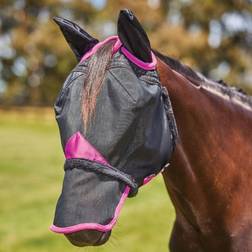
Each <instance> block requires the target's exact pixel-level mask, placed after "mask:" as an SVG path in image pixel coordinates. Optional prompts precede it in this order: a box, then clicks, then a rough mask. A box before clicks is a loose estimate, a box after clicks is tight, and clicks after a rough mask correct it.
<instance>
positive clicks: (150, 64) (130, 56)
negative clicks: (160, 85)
mask: <svg viewBox="0 0 252 252" xmlns="http://www.w3.org/2000/svg"><path fill="white" fill-rule="evenodd" d="M121 51H122V53H123V54H124V55H125V56H126V57H127V58H128V59H129V60H130V61H131V62H133V63H134V64H136V65H137V66H139V67H140V68H143V69H144V70H154V69H156V66H157V59H156V56H155V55H154V53H153V52H151V57H152V62H144V61H142V60H140V59H138V58H136V57H135V56H134V55H133V54H131V53H130V52H129V51H128V50H127V49H126V48H125V47H122V48H121Z"/></svg>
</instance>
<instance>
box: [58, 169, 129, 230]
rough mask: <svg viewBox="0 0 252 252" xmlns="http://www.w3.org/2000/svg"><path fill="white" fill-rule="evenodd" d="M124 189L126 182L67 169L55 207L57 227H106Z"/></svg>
mask: <svg viewBox="0 0 252 252" xmlns="http://www.w3.org/2000/svg"><path fill="white" fill-rule="evenodd" d="M94 185H95V186H94ZM124 190H125V185H124V184H123V183H121V182H120V181H117V180H115V179H112V178H110V177H108V176H104V175H103V174H100V173H94V172H92V171H83V170H80V169H71V170H68V169H67V170H66V171H65V177H64V182H63V188H62V193H61V195H60V198H59V200H58V202H57V206H56V212H55V217H54V225H55V226H57V227H69V226H73V225H78V224H81V223H98V224H107V223H109V222H110V221H111V220H112V218H113V216H114V212H115V209H116V207H117V205H118V202H119V201H120V198H121V196H122V194H123V191H124ZM108 195H109V197H108ZM104 200H106V202H105V201H104Z"/></svg>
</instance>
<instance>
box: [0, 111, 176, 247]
mask: <svg viewBox="0 0 252 252" xmlns="http://www.w3.org/2000/svg"><path fill="white" fill-rule="evenodd" d="M63 161H64V157H63V154H62V151H61V145H60V140H59V135H58V129H57V126H56V123H55V121H54V119H53V115H52V112H51V111H47V110H43V109H39V110H31V111H28V112H27V111H26V110H16V111H2V110H0V251H1V252H12V251H13V252H14V251H15V252H29V251H36V252H42V251H43V252H45V251H53V252H57V251H60V252H63V251H69V252H71V251H91V252H92V251H94V252H96V251H98V252H108V251H109V252H113V251H120V252H141V251H144V252H148V251H151V252H153V251H158V252H162V251H165V252H167V251H168V239H169V236H170V231H171V228H172V223H173V220H174V210H173V207H172V205H171V203H170V201H169V198H168V195H167V192H166V189H165V187H164V183H163V180H162V177H161V176H159V177H157V178H156V179H155V180H154V181H153V182H151V183H150V184H148V185H147V186H145V187H143V188H141V190H140V192H139V194H138V196H137V197H136V198H134V199H127V201H126V204H125V206H124V207H123V209H122V212H121V215H120V218H119V221H118V223H117V224H116V227H115V228H114V230H113V233H112V237H111V238H110V241H109V242H108V243H107V244H106V245H104V246H102V247H98V248H76V247H74V246H72V245H70V243H69V242H68V241H67V240H66V239H65V238H64V236H62V235H57V234H54V233H52V232H51V231H49V229H48V227H49V226H50V224H51V222H52V220H53V215H54V209H55V204H56V200H57V197H58V196H59V193H60V191H61V183H62V179H63Z"/></svg>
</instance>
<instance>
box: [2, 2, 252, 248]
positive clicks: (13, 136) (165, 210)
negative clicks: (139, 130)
mask: <svg viewBox="0 0 252 252" xmlns="http://www.w3.org/2000/svg"><path fill="white" fill-rule="evenodd" d="M122 8H130V9H131V10H133V12H134V13H135V14H136V16H137V17H138V18H139V20H140V21H141V23H142V24H143V26H144V28H145V30H146V32H147V33H148V35H149V38H150V41H151V43H152V47H153V48H155V49H158V50H160V51H161V52H162V53H164V54H167V55H169V56H172V57H175V58H178V59H179V60H180V61H182V62H183V63H186V64H188V65H189V66H191V67H192V68H193V69H196V70H197V71H199V72H201V73H203V74H204V75H206V76H207V77H209V78H212V79H215V80H219V79H223V80H224V81H225V82H227V83H229V84H231V85H234V86H239V87H241V88H243V89H245V90H246V91H248V92H250V93H251V92H252V68H251V66H252V1H251V0H222V1H217V0H170V1H167V0H137V1H136V0H118V1H116V0H39V1H38V0H37V1H36V0H12V1H11V0H0V251H1V252H8V251H11V252H12V251H15V252H16V251H24V252H26V251H80V250H81V251H101V252H103V251H104V252H105V251H112V252H113V251H118V250H120V251H121V252H126V251H127V252H130V251H132V252H133V251H134V252H138V251H160V252H162V251H167V244H168V239H169V236H170V231H171V228H172V223H173V220H174V210H173V208H172V205H171V203H170V201H169V198H168V195H167V193H166V190H165V187H164V183H163V181H162V178H161V177H158V178H157V179H156V180H155V181H153V182H152V183H150V184H149V185H148V186H146V187H144V188H142V189H141V193H140V194H139V196H138V197H136V198H135V199H128V200H127V202H126V205H125V207H124V208H123V210H122V213H121V216H120V220H119V222H118V224H117V225H116V228H115V230H114V232H113V235H112V238H111V240H110V241H109V243H108V244H106V245H105V246H104V247H101V248H81V249H78V248H74V247H73V246H71V245H70V244H69V242H67V240H66V239H65V238H64V237H63V236H61V235H56V234H53V233H51V232H50V231H49V229H48V227H49V225H50V224H51V222H52V219H53V214H54V208H55V203H56V200H57V197H58V196H59V193H60V190H61V183H62V178H63V168H62V166H63V161H64V158H63V153H62V151H61V145H60V140H59V135H58V130H57V127H56V123H55V120H54V116H53V111H52V104H53V102H54V100H55V97H56V95H57V92H58V91H59V89H60V87H61V85H62V82H63V80H64V79H65V78H66V76H67V75H68V73H69V71H70V70H71V69H72V68H73V67H74V65H75V64H76V61H75V58H74V56H73V54H72V52H71V50H70V49H69V48H68V46H67V44H66V42H65V41H64V38H63V36H62V35H61V34H60V31H59V30H58V27H57V26H56V25H55V24H54V22H53V21H52V19H51V18H52V17H53V16H62V17H65V18H67V19H71V20H74V21H75V22H77V23H78V24H79V25H81V26H82V27H84V28H85V29H86V30H87V31H88V32H89V33H90V34H92V35H93V36H95V37H97V38H99V39H104V38H106V37H107V36H109V35H112V34H116V29H117V27H116V21H117V16H118V13H119V10H120V9H122Z"/></svg>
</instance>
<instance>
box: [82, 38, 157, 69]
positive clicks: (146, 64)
mask: <svg viewBox="0 0 252 252" xmlns="http://www.w3.org/2000/svg"><path fill="white" fill-rule="evenodd" d="M112 40H116V42H115V44H114V46H113V50H112V53H113V54H114V53H116V52H117V51H118V50H119V49H120V48H121V51H122V53H123V54H124V55H125V56H126V57H127V58H128V59H129V60H130V61H131V62H133V63H134V64H135V65H137V66H138V67H140V68H142V69H144V70H154V69H156V66H157V59H156V56H155V55H154V53H153V52H151V57H152V61H151V62H144V61H142V60H140V59H138V58H136V57H135V56H134V55H133V54H131V53H130V52H129V51H128V50H127V49H126V48H125V47H123V46H122V42H121V41H120V39H119V38H118V36H111V37H108V38H107V39H105V40H103V41H102V42H99V43H97V44H96V45H95V46H94V47H93V48H91V49H90V50H89V51H88V52H87V53H86V54H85V55H84V56H83V57H82V59H81V62H83V61H84V60H86V59H88V58H89V57H90V56H91V55H93V54H94V53H95V52H96V51H97V50H98V48H100V47H101V46H103V45H104V44H106V43H107V42H109V41H112Z"/></svg>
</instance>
